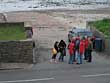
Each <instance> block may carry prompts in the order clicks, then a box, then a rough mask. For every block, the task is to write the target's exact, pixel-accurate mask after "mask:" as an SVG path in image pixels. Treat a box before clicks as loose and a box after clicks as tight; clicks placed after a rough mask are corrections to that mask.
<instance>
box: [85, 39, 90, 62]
mask: <svg viewBox="0 0 110 83" xmlns="http://www.w3.org/2000/svg"><path fill="white" fill-rule="evenodd" d="M84 41H85V53H84V60H87V57H88V50H87V49H88V45H89V40H88V37H86V38H85V40H84Z"/></svg>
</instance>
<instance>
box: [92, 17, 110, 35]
mask: <svg viewBox="0 0 110 83" xmlns="http://www.w3.org/2000/svg"><path fill="white" fill-rule="evenodd" d="M90 25H91V26H93V27H95V28H96V29H98V30H99V31H100V32H102V33H104V35H105V37H108V36H110V19H103V20H99V21H95V22H93V23H91V24H90Z"/></svg>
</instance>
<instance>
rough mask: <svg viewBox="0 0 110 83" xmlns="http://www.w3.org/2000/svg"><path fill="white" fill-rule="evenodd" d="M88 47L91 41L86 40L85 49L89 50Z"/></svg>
mask: <svg viewBox="0 0 110 83" xmlns="http://www.w3.org/2000/svg"><path fill="white" fill-rule="evenodd" d="M88 45H89V40H88V39H85V48H88Z"/></svg>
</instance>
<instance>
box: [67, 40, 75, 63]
mask: <svg viewBox="0 0 110 83" xmlns="http://www.w3.org/2000/svg"><path fill="white" fill-rule="evenodd" d="M68 51H69V55H70V57H69V61H68V64H73V62H74V55H75V42H74V41H71V42H70V43H69V45H68Z"/></svg>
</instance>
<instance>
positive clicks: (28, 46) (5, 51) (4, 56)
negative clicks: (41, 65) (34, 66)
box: [0, 40, 33, 63]
mask: <svg viewBox="0 0 110 83" xmlns="http://www.w3.org/2000/svg"><path fill="white" fill-rule="evenodd" d="M0 62H3V63H33V42H32V41H31V40H25V41H0Z"/></svg>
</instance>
